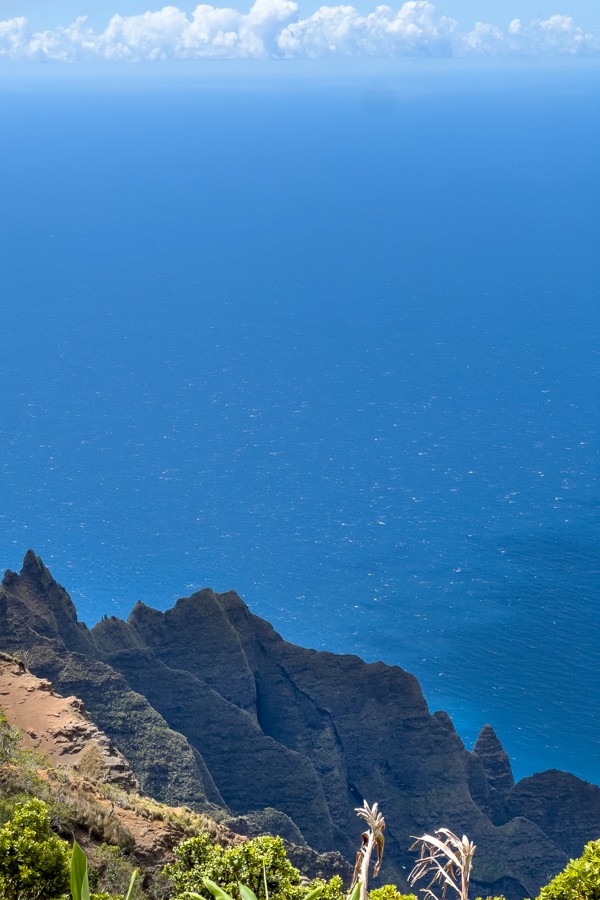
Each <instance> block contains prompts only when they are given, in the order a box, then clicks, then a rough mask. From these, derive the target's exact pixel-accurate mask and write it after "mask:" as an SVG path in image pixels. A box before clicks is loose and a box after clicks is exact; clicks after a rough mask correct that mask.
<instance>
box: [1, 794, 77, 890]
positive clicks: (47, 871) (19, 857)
mask: <svg viewBox="0 0 600 900" xmlns="http://www.w3.org/2000/svg"><path fill="white" fill-rule="evenodd" d="M69 857H70V852H69V847H68V845H67V844H66V842H65V841H62V840H61V839H60V838H59V837H57V836H56V835H55V834H54V833H53V832H52V829H51V827H50V817H49V815H48V808H47V806H46V805H45V803H43V802H42V801H41V800H36V799H31V800H27V801H26V802H25V803H22V804H21V805H20V806H18V807H17V808H16V809H15V812H14V815H13V817H12V819H10V820H9V821H8V822H6V823H5V824H4V825H3V826H2V827H1V828H0V896H1V897H3V898H5V900H55V898H58V897H61V896H62V895H63V894H64V893H65V891H66V890H67V888H68V886H69Z"/></svg>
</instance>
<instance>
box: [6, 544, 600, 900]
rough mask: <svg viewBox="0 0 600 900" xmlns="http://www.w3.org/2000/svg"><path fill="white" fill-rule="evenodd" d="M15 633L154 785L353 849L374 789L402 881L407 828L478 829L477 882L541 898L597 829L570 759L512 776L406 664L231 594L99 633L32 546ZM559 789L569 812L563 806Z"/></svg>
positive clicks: (316, 841)
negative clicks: (317, 642) (581, 807)
mask: <svg viewBox="0 0 600 900" xmlns="http://www.w3.org/2000/svg"><path fill="white" fill-rule="evenodd" d="M17 648H20V649H26V650H27V651H28V653H29V656H30V658H31V666H32V668H33V669H34V671H35V672H36V673H37V674H38V675H40V676H43V677H46V678H51V679H52V680H53V681H54V683H55V684H56V685H57V688H58V689H60V690H61V691H63V692H68V693H69V694H75V695H77V696H78V697H81V698H82V699H83V700H84V702H85V705H86V708H87V709H88V710H89V711H90V713H91V715H92V716H93V718H94V719H95V721H96V722H97V723H98V725H99V726H100V727H101V728H102V729H103V730H104V731H105V732H106V733H107V734H108V735H109V737H110V738H111V740H112V741H113V742H114V743H115V744H116V746H118V747H119V749H120V750H121V751H122V752H123V753H124V754H125V756H126V757H127V758H128V760H129V761H130V763H131V765H132V767H133V769H134V771H135V773H136V775H137V777H138V778H139V780H140V783H141V785H142V787H143V788H144V790H146V791H148V792H149V793H152V794H153V795H154V796H157V797H158V798H159V799H164V800H168V802H170V803H176V802H179V803H182V802H185V803H187V804H188V805H192V806H194V807H195V808H197V809H205V808H207V807H209V806H210V804H217V805H219V806H221V807H223V808H224V809H226V810H228V811H229V812H230V814H231V815H232V816H247V815H248V814H250V820H252V818H254V819H256V818H257V816H258V818H259V819H260V817H261V814H262V817H263V818H268V815H269V814H268V813H263V812H262V811H264V810H269V809H271V810H272V809H276V810H278V811H279V813H280V814H283V816H284V817H285V819H282V821H285V822H286V823H287V825H286V827H287V828H288V830H289V833H290V835H291V834H294V835H295V836H296V841H298V840H302V841H303V842H306V844H308V845H309V847H311V848H313V849H314V850H316V851H319V852H323V851H329V850H337V851H340V852H341V853H342V854H344V855H345V856H346V858H348V859H351V858H352V857H353V854H354V851H355V849H356V847H357V841H358V839H359V834H360V824H359V822H358V820H357V819H356V817H355V815H354V807H356V806H359V805H361V804H362V801H363V799H364V798H366V799H367V800H369V801H370V802H373V801H375V800H377V801H378V802H379V804H380V807H381V808H382V810H383V811H384V813H385V815H386V820H387V823H388V829H387V839H386V860H385V869H384V871H383V872H382V876H383V877H384V878H385V880H388V881H395V882H396V883H397V884H398V885H399V886H401V887H406V872H407V871H408V870H409V869H410V867H411V866H412V863H413V856H412V854H411V853H410V852H409V850H408V847H409V845H410V843H411V835H415V834H419V833H422V832H423V831H424V830H430V829H432V828H436V827H440V826H446V827H449V828H451V829H453V830H455V831H457V832H459V833H461V834H462V833H467V834H468V835H469V837H471V839H473V840H474V841H475V843H476V844H477V847H478V849H477V855H476V863H475V869H474V888H475V890H476V891H477V893H478V894H481V895H483V896H485V895H491V894H498V893H505V895H506V896H507V897H508V898H515V900H521V898H522V897H523V896H535V894H536V893H537V891H538V889H539V887H540V886H541V885H542V884H544V883H546V882H547V881H548V880H549V879H550V878H551V877H552V876H553V875H554V874H556V873H557V872H558V871H559V870H560V869H562V868H563V867H564V865H565V864H566V862H567V860H568V854H571V853H572V852H573V851H572V846H573V844H574V843H576V842H577V841H579V839H580V838H581V844H580V845H579V847H578V848H577V849H576V851H575V852H580V850H581V847H582V846H583V843H584V842H585V841H586V840H589V839H591V838H595V837H598V836H599V835H598V834H597V833H594V829H595V828H596V823H597V821H598V816H599V815H600V789H598V788H596V787H594V786H592V785H586V784H585V783H584V782H581V781H579V780H578V779H575V778H573V777H572V776H564V775H563V774H562V773H546V775H545V776H535V778H534V779H533V780H527V779H526V780H525V781H526V782H528V781H532V782H533V783H532V784H527V783H523V782H521V783H519V784H517V785H513V779H512V773H511V771H510V765H509V762H508V758H507V757H506V754H505V753H504V751H503V749H502V747H501V745H500V743H499V741H498V740H497V738H496V736H495V735H494V733H493V731H492V729H491V728H487V727H486V728H484V730H483V731H482V734H481V736H480V739H479V740H478V742H477V745H476V748H475V750H474V752H472V753H471V752H469V751H467V750H466V748H465V747H464V745H463V743H462V741H461V739H460V737H459V735H458V734H457V732H456V730H455V729H454V727H453V725H452V722H451V720H450V718H449V716H447V715H446V714H444V713H436V714H434V715H431V714H430V712H429V710H428V708H427V704H426V702H425V700H424V698H423V695H422V692H421V689H420V687H419V684H418V682H417V681H416V679H415V678H414V677H413V676H412V675H410V674H409V673H407V672H405V671H403V670H402V669H400V668H398V667H393V666H387V665H384V664H383V663H375V664H366V663H364V662H363V661H362V660H360V659H358V658H357V657H354V656H338V655H334V654H330V653H323V652H316V651H313V650H306V649H302V648H300V647H296V646H294V645H292V644H289V643H287V642H286V641H284V640H282V638H281V637H280V636H279V635H278V634H277V633H276V632H275V631H274V629H273V628H272V627H271V626H270V625H269V624H268V623H267V622H265V621H263V620H262V619H260V618H258V617H256V616H254V615H252V613H250V611H249V610H248V608H247V606H246V605H245V604H244V603H243V601H242V600H241V599H240V598H239V597H238V596H237V595H236V594H235V593H233V592H230V593H226V594H215V593H213V592H212V591H211V590H204V591H200V592H199V593H196V594H194V595H192V596H191V597H188V598H185V599H182V600H179V601H178V602H177V603H176V604H175V606H174V607H173V608H172V609H170V610H168V611H167V612H165V613H162V612H158V611H156V610H153V609H150V608H149V607H147V606H145V605H143V604H141V603H140V604H137V605H136V606H135V607H134V609H133V611H132V613H131V615H130V617H129V619H128V621H127V622H123V621H121V620H118V619H116V618H108V619H106V618H105V619H103V620H102V621H101V622H99V623H98V624H97V625H96V626H95V627H94V628H93V629H91V630H88V629H87V628H86V627H85V626H84V625H82V624H81V623H79V622H77V618H76V614H75V613H74V607H73V604H72V603H71V600H70V598H69V597H68V595H67V594H66V592H65V591H64V589H62V588H60V586H58V585H57V584H56V582H54V580H53V579H52V577H51V575H50V573H49V572H48V570H47V569H46V568H45V567H44V565H43V563H41V561H40V560H39V559H38V558H37V557H35V554H32V553H31V552H29V553H28V554H27V556H26V558H25V563H24V567H23V570H22V572H21V575H15V574H14V573H7V576H6V577H5V579H4V582H3V586H2V590H1V591H0V649H5V650H9V651H10V650H15V649H17ZM536 779H537V780H536ZM540 779H543V780H540ZM565 779H566V780H565ZM557 792H558V794H557ZM557 796H558V797H559V798H560V800H559V801H557V800H556V797H557ZM584 796H585V802H586V809H587V813H586V816H585V820H584V823H583V824H582V823H580V822H579V823H577V822H576V821H575V820H576V819H577V805H578V802H580V800H578V798H582V797H584ZM557 802H562V803H563V809H569V808H570V809H572V810H573V813H572V816H573V820H570V821H569V822H566V821H565V822H563V823H562V824H561V823H560V822H559V821H558V820H556V817H555V813H556V810H557V808H558V807H557ZM529 803H531V814H530V812H529V808H528V804H529ZM270 815H271V818H273V814H272V813H271V814H270Z"/></svg>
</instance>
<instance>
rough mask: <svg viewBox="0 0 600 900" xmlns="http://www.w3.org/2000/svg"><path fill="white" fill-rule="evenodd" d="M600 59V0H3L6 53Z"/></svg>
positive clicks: (66, 57)
mask: <svg viewBox="0 0 600 900" xmlns="http://www.w3.org/2000/svg"><path fill="white" fill-rule="evenodd" d="M358 57H369V58H403V57H425V58H430V57H434V58H445V59H447V58H473V57H475V58H479V59H481V58H488V57H493V58H499V59H503V58H507V57H508V58H519V59H527V58H534V59H540V58H545V57H552V58H557V57H562V58H567V59H572V58H575V57H578V58H587V59H589V58H593V59H600V3H599V2H598V0H479V2H477V0H437V2H435V3H434V2H428V0H406V2H403V0H401V2H399V3H398V2H396V3H393V2H391V3H389V5H387V4H385V5H384V4H381V5H378V3H377V0H354V3H352V4H350V3H346V4H341V3H337V2H336V0H330V2H325V3H323V4H321V3H320V0H213V3H212V5H211V4H209V3H204V4H202V5H198V4H197V2H196V0H174V2H173V3H172V4H171V5H165V4H164V3H161V0H105V2H104V3H103V4H102V5H101V4H100V3H99V2H98V0H52V2H49V0H0V61H23V60H25V61H36V62H37V61H51V62H67V63H68V62H82V61H83V62H87V61H90V60H93V61H95V62H98V61H107V62H139V61H150V62H156V61H168V60H172V59H176V60H182V59H185V60H192V59H206V58H218V59H248V58H250V59H328V58H345V59H354V58H358Z"/></svg>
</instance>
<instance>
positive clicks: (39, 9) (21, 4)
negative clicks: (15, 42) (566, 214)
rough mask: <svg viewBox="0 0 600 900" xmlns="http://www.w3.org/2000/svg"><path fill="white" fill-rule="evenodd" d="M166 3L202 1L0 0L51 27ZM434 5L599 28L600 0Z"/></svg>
mask: <svg viewBox="0 0 600 900" xmlns="http://www.w3.org/2000/svg"><path fill="white" fill-rule="evenodd" d="M168 5H172V6H177V7H179V9H181V10H183V11H184V12H186V13H188V14H190V13H191V12H193V10H194V9H195V7H196V6H197V5H198V4H197V3H196V2H194V0H173V2H172V3H171V4H169V3H167V2H166V0H165V2H161V0H103V2H99V0H0V20H2V19H10V18H12V17H15V16H25V17H26V18H27V19H28V20H29V21H30V22H31V24H32V26H33V27H34V28H53V27H56V26H57V25H68V24H69V23H71V22H72V21H73V20H74V19H76V18H77V17H78V16H88V19H89V22H90V23H91V24H93V25H94V27H100V26H102V25H105V24H106V22H107V21H108V20H109V18H110V17H111V15H113V14H115V13H118V14H120V15H122V16H131V15H139V14H141V13H144V12H146V11H147V10H158V9H160V8H161V7H163V6H168ZM215 5H216V4H215ZM219 5H221V4H219ZM227 5H228V6H232V7H234V8H235V9H239V10H244V9H246V8H247V6H248V5H249V4H248V3H246V2H244V0H229V2H228V3H227ZM321 5H324V4H322V3H321V2H320V0H299V3H298V6H299V8H300V11H301V12H302V13H303V14H307V13H312V12H314V11H315V10H316V9H317V8H318V7H319V6H321ZM331 5H334V4H331ZM351 5H353V6H355V7H356V8H357V9H358V10H359V11H360V12H363V13H365V12H370V11H371V10H372V9H373V8H374V7H375V6H377V5H379V3H378V2H371V0H354V2H353V3H352V4H351ZM391 5H394V4H391ZM435 6H436V9H437V11H438V12H439V13H440V15H445V16H451V17H452V18H454V19H457V20H458V22H459V23H460V25H461V26H463V27H465V28H466V27H472V26H473V25H474V24H475V23H476V22H478V21H480V22H491V23H493V24H495V25H507V24H508V23H509V22H510V21H511V20H512V19H515V18H521V19H525V20H530V19H536V18H540V19H548V18H550V16H552V15H555V14H560V15H565V16H572V17H573V19H574V20H575V21H576V22H577V24H578V25H580V26H581V27H582V28H585V29H592V28H593V29H600V2H599V0H438V2H436V4H435Z"/></svg>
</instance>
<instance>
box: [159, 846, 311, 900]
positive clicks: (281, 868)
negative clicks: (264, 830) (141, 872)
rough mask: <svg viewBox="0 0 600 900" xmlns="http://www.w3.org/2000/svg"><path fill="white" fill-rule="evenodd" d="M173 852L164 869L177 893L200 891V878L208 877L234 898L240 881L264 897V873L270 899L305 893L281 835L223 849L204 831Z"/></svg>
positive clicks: (296, 899)
mask: <svg viewBox="0 0 600 900" xmlns="http://www.w3.org/2000/svg"><path fill="white" fill-rule="evenodd" d="M175 855H176V857H177V859H176V862H174V863H172V864H171V865H168V866H165V869H164V873H165V874H166V875H168V876H169V877H170V878H171V879H172V880H173V882H174V884H175V887H176V890H177V893H178V894H185V893H186V892H198V893H202V892H203V891H204V881H203V879H204V878H209V879H210V880H211V881H213V882H215V883H216V884H218V885H219V887H220V888H222V890H224V891H225V892H226V893H228V894H230V895H231V897H233V898H235V900H240V892H239V887H238V885H239V883H240V882H241V883H242V884H244V885H246V886H247V887H249V888H250V890H252V891H253V892H254V893H255V894H256V896H257V898H259V900H267V894H266V892H265V876H266V889H267V891H268V898H269V900H302V897H303V896H304V895H305V894H306V893H307V890H306V888H304V887H303V886H302V884H301V879H300V873H299V872H298V870H297V869H296V868H294V866H293V865H292V864H291V862H290V861H289V860H288V858H287V856H286V854H285V848H284V846H283V841H282V840H281V838H280V837H268V836H261V837H257V838H254V839H253V840H251V841H246V842H245V843H243V844H238V845H237V846H235V847H230V848H228V849H223V847H220V846H219V845H218V844H214V843H213V841H212V839H211V838H210V836H209V835H208V834H206V833H204V834H201V835H199V837H195V838H190V839H189V840H187V841H184V842H183V843H182V844H180V845H179V846H178V847H177V848H176V850H175ZM263 871H264V873H265V875H263Z"/></svg>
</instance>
